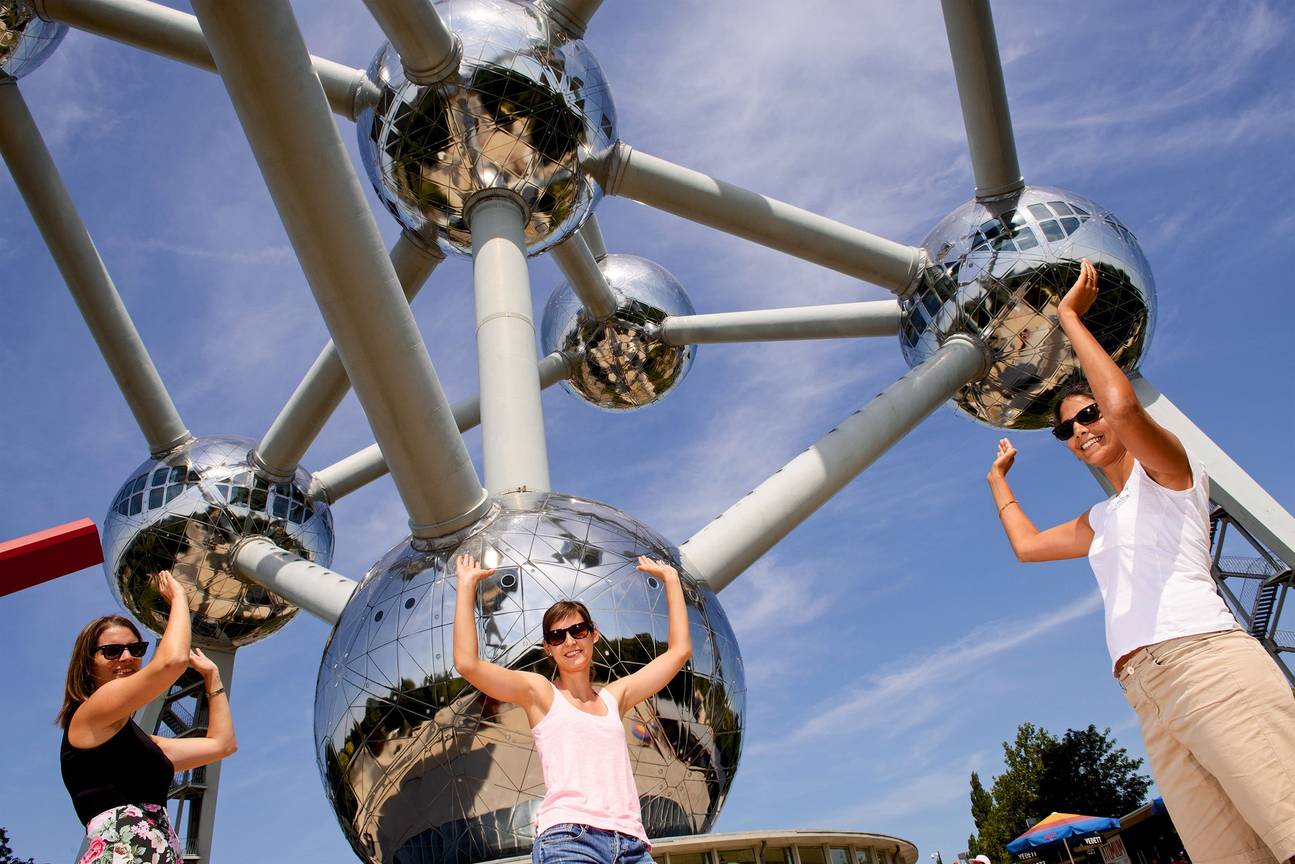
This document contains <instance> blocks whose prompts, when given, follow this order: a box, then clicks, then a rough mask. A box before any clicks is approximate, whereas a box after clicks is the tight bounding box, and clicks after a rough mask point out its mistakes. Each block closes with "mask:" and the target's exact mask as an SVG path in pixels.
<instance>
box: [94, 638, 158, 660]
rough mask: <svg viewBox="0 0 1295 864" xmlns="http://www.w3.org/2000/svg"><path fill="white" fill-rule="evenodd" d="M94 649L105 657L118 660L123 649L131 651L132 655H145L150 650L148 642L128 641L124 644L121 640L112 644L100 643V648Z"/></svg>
mask: <svg viewBox="0 0 1295 864" xmlns="http://www.w3.org/2000/svg"><path fill="white" fill-rule="evenodd" d="M94 650H95V651H97V652H98V653H100V654H102V655H103V656H104V658H105V659H107V660H116V659H117V658H118V657H120V656H121V652H123V651H129V652H130V656H132V657H143V656H144V652H145V651H147V650H148V643H147V642H128V643H126V644H124V645H123V644H121V643H120V642H118V643H114V644H110V645H100V646H99V647H98V648H96V649H94Z"/></svg>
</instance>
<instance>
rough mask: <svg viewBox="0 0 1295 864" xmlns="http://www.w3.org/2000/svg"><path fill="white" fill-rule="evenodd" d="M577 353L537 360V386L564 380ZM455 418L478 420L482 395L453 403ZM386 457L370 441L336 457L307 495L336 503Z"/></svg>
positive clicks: (468, 424)
mask: <svg viewBox="0 0 1295 864" xmlns="http://www.w3.org/2000/svg"><path fill="white" fill-rule="evenodd" d="M575 362H576V355H572V354H564V353H562V352H560V351H555V352H554V353H552V354H550V355H548V356H547V357H545V358H544V359H543V360H541V361H540V363H539V375H540V387H541V389H545V388H548V387H552V386H553V385H554V384H557V383H558V382H559V381H565V380H566V379H568V378H570V377H571V376H572V375H573V374H574V372H575ZM454 420H455V422H456V423H458V426H459V431H460V432H467V431H468V430H469V429H472V428H474V427H475V426H476V425H477V424H478V423H480V422H481V397H480V396H473V397H471V398H469V399H464V400H463V401H462V402H459V403H457V404H456V405H455V406H454ZM386 473H387V460H386V459H384V458H382V449H381V448H380V447H378V445H377V444H371V445H369V446H368V447H366V448H364V449H363V450H360V451H358V452H355V453H352V454H351V455H350V456H347V457H345V458H344V459H339V460H338V461H337V462H334V463H333V464H332V465H329V466H328V467H327V468H321V469H320V470H318V471H316V472H315V474H314V478H313V482H312V483H311V486H310V497H311V498H314V499H315V500H317V501H327V502H328V503H330V504H335V503H337V501H338V499H340V498H342V497H344V496H346V495H350V494H351V493H352V492H354V491H355V490H357V489H360V488H361V487H364V486H367V485H368V484H369V483H372V482H373V481H374V480H377V479H378V478H379V477H384V476H386Z"/></svg>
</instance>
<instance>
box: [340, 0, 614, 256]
mask: <svg viewBox="0 0 1295 864" xmlns="http://www.w3.org/2000/svg"><path fill="white" fill-rule="evenodd" d="M435 5H436V10H437V12H439V13H440V15H441V18H442V19H443V20H444V21H445V23H446V25H447V26H449V28H450V29H451V30H453V31H454V32H455V33H456V34H458V36H459V38H460V39H461V40H462V42H463V63H462V64H461V65H460V67H459V73H458V77H457V78H456V79H454V80H452V81H451V82H450V83H448V84H442V85H438V86H435V87H423V86H419V85H417V84H414V83H412V82H409V81H407V80H405V76H404V71H403V70H402V68H401V65H400V58H399V56H398V55H397V54H396V52H395V50H394V49H393V48H392V47H391V46H390V45H386V46H384V47H383V49H382V50H381V51H379V52H378V55H377V57H376V58H374V60H373V63H372V65H370V67H369V71H368V74H369V77H370V78H371V79H372V81H373V82H374V84H375V85H376V86H377V89H378V94H379V95H378V97H377V104H376V105H373V106H370V107H367V108H365V109H364V110H363V111H362V112H361V113H360V115H359V117H358V118H357V120H356V129H357V134H358V135H359V140H360V155H361V159H362V161H363V162H364V166H365V169H366V170H367V171H368V174H369V179H370V180H371V181H372V182H373V187H374V189H376V190H377V193H378V197H379V198H381V199H382V201H383V203H384V204H386V206H387V209H388V210H390V211H391V212H392V214H394V215H395V217H396V219H397V220H399V221H400V223H401V224H402V225H404V226H405V227H406V228H410V229H412V230H414V231H423V230H425V229H426V228H427V227H428V226H431V227H433V228H436V229H438V230H437V234H438V236H439V238H440V243H441V245H442V246H443V247H444V248H445V249H446V250H447V251H453V252H460V253H463V254H471V252H472V235H471V233H470V232H469V230H468V226H467V223H466V222H465V220H464V218H463V207H464V205H465V204H466V203H467V202H468V199H470V198H471V197H472V195H473V194H474V193H476V192H479V191H480V190H482V189H492V188H503V189H511V190H512V191H514V192H516V193H517V194H518V195H520V196H521V197H522V199H523V200H524V201H525V202H526V203H527V205H528V206H529V209H530V218H529V220H528V221H527V223H526V228H525V236H526V244H527V251H528V252H529V253H530V254H532V255H534V254H537V253H539V252H542V251H544V250H545V249H547V248H549V247H550V246H552V245H554V244H556V243H560V242H561V241H562V240H564V239H565V238H566V237H568V236H570V234H571V232H573V231H575V230H576V228H578V227H579V226H580V223H581V222H582V221H584V219H585V217H586V215H587V214H588V213H589V212H590V210H591V208H592V207H593V205H594V204H595V203H596V202H597V201H598V200H599V199H600V198H601V197H602V191H601V190H600V189H599V187H598V184H597V183H595V182H594V180H593V178H592V177H590V176H589V175H588V174H586V173H585V171H584V170H583V169H582V168H581V167H580V162H579V159H578V157H579V155H580V154H581V153H589V152H598V151H600V150H602V149H605V148H606V147H608V146H610V144H611V143H612V142H613V141H615V140H616V109H615V107H613V105H612V98H611V92H610V91H609V90H608V88H607V81H606V79H605V78H604V77H603V73H602V69H601V68H600V67H599V65H598V61H597V60H595V59H594V56H593V54H591V53H590V52H589V49H588V48H587V47H586V45H585V43H584V40H582V39H571V38H569V37H568V36H567V35H566V34H565V33H563V32H562V30H561V28H559V27H558V26H557V25H555V24H554V23H553V22H552V21H551V20H550V19H549V17H548V16H547V15H545V14H544V13H543V12H542V11H540V10H539V9H538V8H536V7H535V6H533V5H532V4H530V3H526V2H521V0H440V2H438V3H436V4H435Z"/></svg>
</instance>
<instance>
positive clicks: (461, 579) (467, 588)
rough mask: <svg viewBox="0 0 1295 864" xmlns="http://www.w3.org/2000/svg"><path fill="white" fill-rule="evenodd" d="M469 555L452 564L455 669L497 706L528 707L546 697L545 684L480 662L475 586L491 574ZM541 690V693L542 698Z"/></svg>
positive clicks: (532, 676)
mask: <svg viewBox="0 0 1295 864" xmlns="http://www.w3.org/2000/svg"><path fill="white" fill-rule="evenodd" d="M494 572H495V570H494V568H493V567H490V568H485V567H482V566H480V565H479V564H477V559H475V558H473V557H472V556H471V555H460V556H459V557H458V558H456V559H455V560H454V575H455V579H456V580H457V582H456V589H455V590H456V591H457V596H456V597H455V600H454V667H455V668H456V669H458V670H459V674H460V675H462V676H463V677H464V678H466V679H467V681H468V683H469V684H471V685H472V686H473V687H476V688H477V689H478V690H480V691H481V692H482V693H485V694H486V695H487V696H489V697H490V698H492V699H497V700H499V701H500V702H511V703H513V704H515V705H521V706H523V707H526V706H529V705H531V704H533V703H535V702H536V701H537V700H539V699H541V698H542V696H547V695H548V682H547V681H545V680H544V678H543V677H541V676H539V675H536V674H535V673H534V672H518V671H517V670H515V669H507V668H505V667H503V666H499V665H496V664H494V663H491V662H489V661H487V660H482V659H481V654H480V653H479V652H478V650H477V613H476V609H475V608H474V606H475V601H476V596H477V584H478V583H479V582H480V581H481V580H482V579H485V578H486V577H487V576H489V575H490V574H491V573H494ZM541 689H543V693H542V694H541Z"/></svg>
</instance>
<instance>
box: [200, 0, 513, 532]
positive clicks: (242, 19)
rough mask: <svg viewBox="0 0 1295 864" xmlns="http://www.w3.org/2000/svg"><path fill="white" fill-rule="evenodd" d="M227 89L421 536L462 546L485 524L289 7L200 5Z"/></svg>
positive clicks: (481, 499)
mask: <svg viewBox="0 0 1295 864" xmlns="http://www.w3.org/2000/svg"><path fill="white" fill-rule="evenodd" d="M194 11H195V12H196V13H197V15H198V20H199V21H201V22H202V29H203V32H204V33H205V34H206V35H207V40H208V43H209V45H210V47H211V54H212V57H213V58H214V59H215V61H216V68H217V70H218V71H219V72H220V75H221V78H222V79H223V80H224V82H225V86H226V89H227V90H228V91H229V95H230V98H231V100H232V101H233V103H234V108H235V110H236V111H237V113H238V117H239V120H240V121H241V122H242V125H243V130H244V131H245V133H246V134H247V139H248V142H249V143H250V144H251V146H252V152H253V154H254V155H255V156H256V161H257V163H258V165H259V166H260V168H261V173H262V175H263V176H264V177H265V181H266V185H267V186H268V187H269V190H270V195H271V197H272V198H273V199H274V203H275V206H276V208H277V209H278V211H279V216H280V218H281V219H282V221H283V225H284V228H285V229H286V230H287V234H288V238H289V240H290V241H291V242H292V246H293V249H294V250H295V251H296V254H297V258H298V259H299V260H300V262H301V266H302V270H303V271H304V272H305V275H306V281H307V282H308V283H309V284H310V288H311V291H312V292H313V293H314V295H315V301H316V303H318V305H319V309H320V312H322V313H323V316H324V322H325V324H327V325H328V330H329V333H330V334H331V335H332V337H333V341H334V343H335V344H336V346H337V350H338V353H339V354H340V355H341V358H342V363H343V365H344V366H345V367H346V372H347V376H348V377H349V378H350V380H351V385H352V386H353V387H354V388H355V394H356V396H357V397H358V398H359V400H360V405H361V406H362V407H363V409H364V413H365V416H366V417H367V418H368V420H369V425H370V426H372V427H373V434H374V437H375V438H377V440H378V443H379V444H380V445H381V446H382V452H383V453H384V454H385V455H386V457H387V461H388V462H389V463H390V465H391V473H392V477H393V478H394V480H395V482H396V489H397V491H398V492H399V493H400V497H401V499H402V500H403V501H404V504H405V508H406V509H407V510H408V512H409V516H410V528H411V531H412V532H413V535H414V536H415V537H416V538H420V539H435V538H439V537H444V536H446V535H449V534H453V533H454V532H456V531H459V530H461V529H462V528H465V527H467V526H468V525H470V524H472V523H473V522H475V521H476V520H477V519H478V518H480V516H481V515H482V514H484V513H485V512H486V509H487V507H488V506H489V501H488V498H487V495H486V493H485V490H484V489H482V488H481V483H480V481H479V480H478V479H477V474H476V470H475V469H474V468H473V466H472V462H471V460H470V459H469V457H468V451H467V448H466V447H465V446H464V444H463V439H462V436H460V435H459V431H458V429H457V428H455V424H454V416H453V414H452V413H451V411H450V406H449V403H448V402H447V401H446V399H445V394H444V392H443V391H442V390H441V384H440V381H439V380H438V379H437V377H436V371H435V370H434V369H433V368H432V361H431V359H430V358H429V357H428V356H427V347H426V346H425V345H424V344H423V338H422V336H421V334H420V333H419V332H418V327H417V325H416V324H415V322H414V317H413V314H412V313H411V312H410V309H409V304H408V303H407V302H406V301H405V296H404V293H403V292H402V291H401V288H400V281H399V279H397V277H396V273H395V270H394V269H392V266H391V261H390V260H389V259H388V257H387V253H386V249H384V248H383V242H382V236H381V234H379V232H378V226H377V223H376V222H375V221H374V218H373V214H372V212H371V211H370V210H369V206H368V203H367V202H366V201H365V198H364V190H363V189H362V188H361V186H360V182H359V179H358V178H357V177H356V176H355V172H354V170H352V168H351V165H350V162H349V160H348V159H347V154H346V148H345V147H344V145H343V144H342V139H341V135H340V134H339V132H338V130H337V126H336V124H335V123H334V121H333V118H332V116H331V115H330V114H329V112H328V105H327V103H326V101H325V99H324V93H323V90H322V88H321V87H320V85H319V80H318V79H317V78H316V77H315V75H314V73H313V72H312V70H311V67H310V55H309V54H307V53H306V45H305V42H304V41H303V39H302V37H301V32H300V30H298V28H297V22H296V20H295V19H294V18H293V15H292V9H291V7H290V6H289V5H288V3H287V0H196V2H195V3H194Z"/></svg>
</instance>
